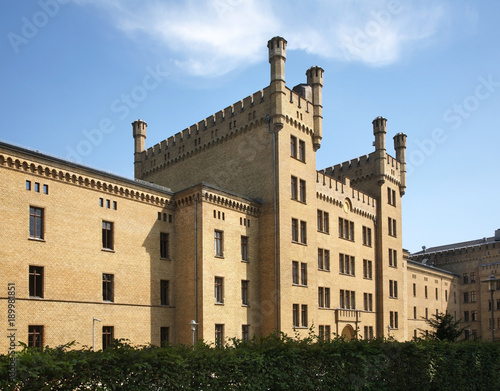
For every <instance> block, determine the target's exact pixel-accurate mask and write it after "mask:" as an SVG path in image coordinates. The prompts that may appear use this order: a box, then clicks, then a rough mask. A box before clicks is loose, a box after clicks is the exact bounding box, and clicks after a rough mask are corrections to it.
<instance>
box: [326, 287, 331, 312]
mask: <svg viewBox="0 0 500 391" xmlns="http://www.w3.org/2000/svg"><path fill="white" fill-rule="evenodd" d="M325 308H330V288H325Z"/></svg>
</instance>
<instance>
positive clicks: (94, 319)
mask: <svg viewBox="0 0 500 391" xmlns="http://www.w3.org/2000/svg"><path fill="white" fill-rule="evenodd" d="M96 321H97V322H100V321H101V320H100V319H97V318H92V351H94V352H95V322H96Z"/></svg>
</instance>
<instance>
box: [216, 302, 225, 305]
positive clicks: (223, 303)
mask: <svg viewBox="0 0 500 391" xmlns="http://www.w3.org/2000/svg"><path fill="white" fill-rule="evenodd" d="M215 305H224V303H218V302H215Z"/></svg>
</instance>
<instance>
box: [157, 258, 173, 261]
mask: <svg viewBox="0 0 500 391" xmlns="http://www.w3.org/2000/svg"><path fill="white" fill-rule="evenodd" d="M170 260H171V259H170V258H164V257H160V261H170Z"/></svg>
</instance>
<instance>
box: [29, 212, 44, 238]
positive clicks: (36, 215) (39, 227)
mask: <svg viewBox="0 0 500 391" xmlns="http://www.w3.org/2000/svg"><path fill="white" fill-rule="evenodd" d="M30 237H31V238H35V239H43V209H42V208H35V207H34V206H30Z"/></svg>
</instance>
